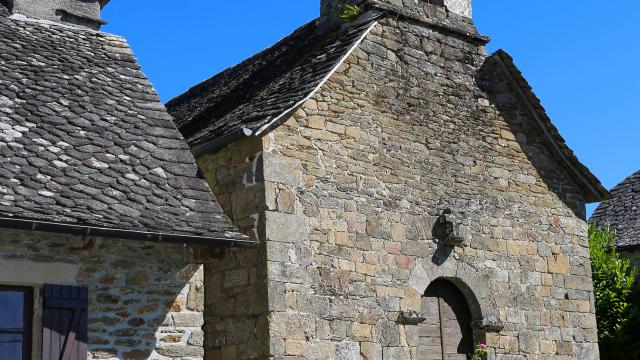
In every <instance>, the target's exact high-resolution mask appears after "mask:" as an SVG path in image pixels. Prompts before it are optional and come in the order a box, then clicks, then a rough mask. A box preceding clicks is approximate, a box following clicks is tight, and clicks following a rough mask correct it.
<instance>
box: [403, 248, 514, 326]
mask: <svg viewBox="0 0 640 360" xmlns="http://www.w3.org/2000/svg"><path fill="white" fill-rule="evenodd" d="M436 279H445V280H447V281H449V282H451V283H452V284H453V285H455V286H456V288H457V289H458V290H459V291H460V292H461V293H462V294H463V295H464V297H465V299H466V301H467V305H468V307H469V310H470V311H471V318H472V323H473V329H474V331H476V332H482V333H486V332H499V331H501V330H502V328H503V325H502V321H501V320H500V314H499V312H498V308H497V306H496V301H495V299H494V298H493V296H492V295H491V293H490V291H489V280H488V278H487V277H486V276H483V275H481V274H479V273H478V272H477V271H476V270H475V269H473V268H472V267H470V266H469V265H467V264H465V263H461V262H455V261H447V262H445V263H444V264H442V265H441V266H433V267H428V271H427V270H425V268H424V267H423V266H422V265H420V264H417V265H416V266H415V267H414V269H413V271H412V272H411V276H410V278H409V284H410V285H411V287H412V288H413V289H414V290H416V291H417V292H418V293H419V294H425V292H426V291H427V288H428V287H429V285H431V283H432V282H433V281H435V280H436Z"/></svg>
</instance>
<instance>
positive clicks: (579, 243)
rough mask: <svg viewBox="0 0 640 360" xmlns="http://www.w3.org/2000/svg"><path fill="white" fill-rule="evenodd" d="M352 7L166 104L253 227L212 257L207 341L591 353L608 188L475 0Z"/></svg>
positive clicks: (264, 353)
mask: <svg viewBox="0 0 640 360" xmlns="http://www.w3.org/2000/svg"><path fill="white" fill-rule="evenodd" d="M345 10H347V8H345V7H344V4H342V2H340V1H337V0H323V1H322V4H321V16H320V18H319V19H317V20H314V21H312V22H310V23H308V24H306V25H304V26H303V27H301V28H300V29H298V30H296V31H295V32H294V33H293V34H291V35H290V36H288V37H286V38H285V39H283V40H282V41H280V42H279V43H277V44H276V45H274V46H273V47H271V48H269V49H267V50H265V51H263V52H261V53H259V54H257V55H255V56H253V57H251V58H250V59H248V60H246V61H244V62H242V63H240V64H239V65H237V66H234V67H232V68H230V69H228V70H226V71H224V72H222V73H220V74H218V75H216V76H214V77H213V78H211V79H209V80H207V81H205V82H203V83H201V84H199V85H197V86H195V87H193V88H192V89H190V90H189V91H188V92H186V93H185V94H183V95H181V96H179V97H177V98H176V99H174V100H172V101H171V102H169V103H168V104H167V108H168V110H169V113H170V114H171V115H172V116H173V117H174V120H175V121H176V123H177V125H178V127H179V129H180V131H181V132H182V134H183V135H184V136H185V138H186V139H187V141H188V143H189V145H190V146H191V149H192V151H193V153H194V154H195V156H196V159H197V163H198V165H199V167H200V169H201V171H202V173H203V174H204V176H205V177H206V179H207V181H208V183H209V185H210V186H211V188H212V190H213V192H214V194H215V195H216V197H217V199H218V201H219V203H220V205H221V206H222V208H223V209H224V212H225V213H226V214H227V215H228V216H230V217H231V219H232V221H233V222H234V223H235V225H236V226H238V227H239V228H240V229H241V231H242V232H243V233H245V234H251V235H252V236H253V237H254V238H256V239H258V240H259V245H258V246H257V247H256V248H253V249H243V250H233V251H230V250H228V251H224V252H223V254H224V255H223V257H222V258H223V259H224V260H223V261H221V262H215V263H212V264H211V265H209V266H207V267H205V273H204V278H205V286H206V287H207V289H211V290H210V291H209V290H208V291H206V295H205V303H206V304H207V306H209V307H207V309H206V310H205V327H204V328H205V333H206V339H205V347H206V351H207V356H208V358H209V359H266V358H271V359H281V360H285V359H287V360H302V359H368V360H381V359H385V360H389V359H465V358H466V355H467V354H468V353H470V352H472V351H473V347H474V345H475V344H477V343H479V342H486V343H488V344H489V346H490V347H491V356H492V357H497V358H498V359H554V360H557V359H560V360H562V359H567V360H568V359H576V360H577V359H581V360H583V359H597V358H598V345H597V329H596V321H595V314H594V303H593V293H592V282H591V268H590V261H589V250H588V242H587V239H586V223H585V217H586V215H585V203H589V202H596V201H602V200H606V199H608V197H609V194H608V192H607V191H606V190H605V189H604V188H603V187H602V186H601V184H600V182H599V181H598V180H597V179H596V178H595V177H594V176H593V175H592V174H591V173H590V172H589V170H588V169H587V168H585V167H584V166H583V165H582V164H581V163H580V162H579V161H578V159H577V158H576V156H575V155H574V153H573V152H572V151H571V150H570V149H569V148H568V147H567V145H566V144H565V142H564V141H563V139H562V137H561V135H560V134H559V133H558V131H557V129H556V128H555V127H554V126H553V124H552V123H551V120H550V119H549V117H548V116H547V115H546V114H545V111H544V109H543V107H542V106H541V103H540V101H539V100H538V99H537V97H536V96H535V95H534V94H533V92H532V90H531V88H530V87H529V85H528V84H527V82H526V80H525V79H524V77H523V76H522V74H521V73H520V72H519V71H518V69H517V68H516V66H515V65H514V62H513V60H512V59H511V57H510V56H509V55H508V54H507V53H506V52H504V51H498V52H496V53H495V54H492V55H488V54H487V52H486V48H485V45H486V44H487V42H488V41H489V38H488V37H486V36H484V35H481V34H479V33H478V31H477V30H476V28H475V26H474V24H473V21H472V19H471V1H470V0H445V1H442V0H440V1H438V0H435V1H421V0H416V1H399V0H370V1H368V2H366V3H361V4H359V5H358V6H357V7H351V8H349V9H348V10H350V12H351V13H352V15H349V14H348V12H347V11H345ZM338 15H343V16H342V18H343V20H344V22H340V21H338ZM247 274H255V276H257V281H256V282H255V285H254V286H252V285H249V286H247V285H248V284H249V282H248V281H247V278H251V276H247ZM239 280H241V281H239ZM220 286H222V287H223V288H224V289H225V291H223V292H220V291H217V290H216V289H218V288H220Z"/></svg>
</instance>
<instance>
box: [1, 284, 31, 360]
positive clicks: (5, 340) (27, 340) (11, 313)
mask: <svg viewBox="0 0 640 360" xmlns="http://www.w3.org/2000/svg"><path fill="white" fill-rule="evenodd" d="M32 310H33V289H32V288H28V287H18V286H0V359H2V360H27V359H30V358H31V323H32V314H33V313H32Z"/></svg>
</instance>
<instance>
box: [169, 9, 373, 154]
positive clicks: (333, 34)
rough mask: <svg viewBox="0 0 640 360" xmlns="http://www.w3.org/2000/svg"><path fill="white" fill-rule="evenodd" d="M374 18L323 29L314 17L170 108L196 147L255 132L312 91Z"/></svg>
mask: <svg viewBox="0 0 640 360" xmlns="http://www.w3.org/2000/svg"><path fill="white" fill-rule="evenodd" d="M374 20H375V18H371V19H368V20H365V21H362V22H361V23H359V24H356V25H354V26H350V27H347V28H345V29H341V30H335V31H322V29H321V28H320V27H319V25H318V24H319V23H318V20H314V21H312V22H310V23H308V24H306V25H304V26H302V27H301V28H299V29H298V30H296V31H295V32H294V33H292V34H291V35H289V36H287V37H286V38H284V39H283V40H281V41H280V42H278V43H277V44H275V45H274V46H272V47H271V48H268V49H266V50H264V51H262V52H260V53H258V54H256V55H254V56H253V57H251V58H249V59H247V60H245V61H244V62H242V63H240V64H239V65H236V66H234V67H231V68H229V69H227V70H225V71H223V72H221V73H220V74H218V75H216V76H214V77H212V78H211V79H209V80H206V81H204V82H203V83H201V84H199V85H196V86H195V87H193V88H191V89H190V90H189V91H187V92H186V93H184V94H182V95H181V96H179V97H177V98H175V99H173V100H171V101H169V102H168V103H167V109H168V110H169V113H170V114H171V115H172V116H173V117H174V119H176V122H177V125H178V127H179V128H180V131H181V132H182V134H183V135H184V136H185V137H186V138H187V141H188V142H189V144H190V145H191V146H192V147H193V146H197V145H200V144H202V143H204V142H206V141H207V140H209V139H214V138H220V137H222V136H225V135H228V134H230V133H232V132H234V131H239V130H242V129H245V128H246V129H250V130H251V131H252V132H256V131H258V130H259V129H260V128H261V127H263V126H265V125H267V124H269V123H270V122H271V121H272V120H274V119H275V118H277V117H279V116H280V115H282V114H283V113H285V112H287V110H290V109H292V108H293V107H294V106H295V105H296V104H298V103H299V102H300V101H301V100H303V99H305V97H306V96H308V95H310V94H311V93H312V92H313V90H314V89H315V88H316V87H317V86H318V85H319V84H321V82H322V80H323V79H325V78H326V77H327V76H328V75H329V74H330V73H331V70H332V69H333V68H334V67H336V66H337V65H338V64H339V62H340V60H341V59H342V58H343V57H344V56H345V55H347V53H348V52H349V50H350V49H351V48H352V47H353V46H354V45H355V44H356V43H357V41H358V40H359V39H360V38H362V36H363V35H364V34H365V33H366V32H367V30H368V29H369V28H370V26H371V24H372V22H373V21H374ZM284 120H286V118H285V119H284Z"/></svg>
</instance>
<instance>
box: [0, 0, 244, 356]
mask: <svg viewBox="0 0 640 360" xmlns="http://www.w3.org/2000/svg"><path fill="white" fill-rule="evenodd" d="M102 5H104V1H103V2H101V3H99V2H98V1H97V0H95V1H91V0H82V1H80V0H67V1H54V0H46V1H32V0H13V1H8V2H4V1H0V359H2V360H23V359H47V360H48V359H52V360H53V359H55V360H60V359H64V360H69V359H86V358H89V359H147V358H153V359H201V358H202V357H203V354H204V346H203V338H204V334H203V332H202V324H203V321H204V316H203V312H204V279H203V275H204V273H203V262H205V261H216V260H215V255H216V251H215V250H214V248H215V247H224V246H236V247H238V246H242V245H243V244H245V245H252V244H253V242H252V241H251V240H249V239H248V238H247V237H246V236H244V235H241V234H240V233H238V231H237V228H236V227H234V226H233V224H232V223H231V222H230V221H229V219H228V218H226V217H225V216H224V214H223V212H222V209H221V208H220V206H219V205H218V203H217V202H216V200H215V198H214V196H213V194H212V192H211V190H210V188H209V187H208V185H207V184H206V182H205V181H204V180H202V179H201V178H199V177H198V176H197V172H198V169H197V166H196V163H195V159H194V157H193V156H192V154H191V152H190V150H189V147H188V145H187V144H186V142H185V141H184V139H183V137H182V136H181V135H180V133H179V132H178V131H177V129H176V128H175V125H174V124H173V122H172V120H171V117H170V116H169V115H168V114H167V112H166V110H165V108H164V106H163V105H162V103H161V102H160V99H159V98H158V96H157V94H156V92H155V90H154V89H153V87H152V86H151V84H150V83H149V81H148V80H147V78H146V77H145V76H144V75H143V74H142V73H141V72H140V67H139V65H138V64H137V63H136V60H135V58H134V57H133V54H132V53H131V50H130V49H129V46H128V45H127V43H126V41H125V40H124V39H122V38H120V37H117V36H113V35H109V34H105V33H101V32H97V31H94V30H91V29H98V28H99V27H100V24H101V23H102V21H101V20H100V15H99V14H100V8H101V6H102ZM87 27H88V28H89V29H87Z"/></svg>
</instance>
